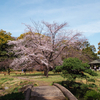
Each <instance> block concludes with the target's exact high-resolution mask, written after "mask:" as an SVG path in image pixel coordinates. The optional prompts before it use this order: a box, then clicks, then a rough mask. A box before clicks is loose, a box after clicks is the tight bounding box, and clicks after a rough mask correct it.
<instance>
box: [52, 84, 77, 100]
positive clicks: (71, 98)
mask: <svg viewBox="0 0 100 100" xmlns="http://www.w3.org/2000/svg"><path fill="white" fill-rule="evenodd" d="M53 85H54V86H56V87H57V88H59V89H60V90H61V91H62V93H63V94H64V95H65V97H67V98H68V99H69V100H78V99H77V98H76V97H75V96H74V95H73V94H72V93H71V92H70V91H69V90H68V89H66V88H65V87H63V86H61V85H60V84H58V83H53Z"/></svg>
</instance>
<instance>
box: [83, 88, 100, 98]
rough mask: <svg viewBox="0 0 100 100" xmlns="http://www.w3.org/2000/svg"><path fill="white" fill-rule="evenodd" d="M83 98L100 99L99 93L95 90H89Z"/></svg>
mask: <svg viewBox="0 0 100 100" xmlns="http://www.w3.org/2000/svg"><path fill="white" fill-rule="evenodd" d="M84 98H85V100H100V93H99V92H96V91H95V90H91V91H90V90H89V91H87V92H86V94H85V96H84Z"/></svg>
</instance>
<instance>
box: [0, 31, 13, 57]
mask: <svg viewBox="0 0 100 100" xmlns="http://www.w3.org/2000/svg"><path fill="white" fill-rule="evenodd" d="M8 40H14V38H13V37H12V36H11V33H10V32H6V31H4V30H0V58H1V57H4V56H6V55H7V50H6V49H7V48H8V45H7V41H8Z"/></svg>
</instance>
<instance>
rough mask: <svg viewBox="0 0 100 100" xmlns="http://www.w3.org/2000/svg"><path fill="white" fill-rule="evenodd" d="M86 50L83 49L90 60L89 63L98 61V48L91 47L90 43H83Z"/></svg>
mask: <svg viewBox="0 0 100 100" xmlns="http://www.w3.org/2000/svg"><path fill="white" fill-rule="evenodd" d="M83 46H84V48H83V49H82V53H83V54H84V55H85V56H86V57H87V58H88V61H91V60H95V59H98V56H97V53H95V52H96V48H95V46H94V45H90V43H89V42H88V41H86V42H84V43H83Z"/></svg>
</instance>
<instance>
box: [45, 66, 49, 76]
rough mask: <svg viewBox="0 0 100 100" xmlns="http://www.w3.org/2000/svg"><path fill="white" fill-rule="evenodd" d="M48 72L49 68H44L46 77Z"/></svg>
mask: <svg viewBox="0 0 100 100" xmlns="http://www.w3.org/2000/svg"><path fill="white" fill-rule="evenodd" d="M48 72H49V68H46V67H45V68H44V75H45V76H46V77H48Z"/></svg>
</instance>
